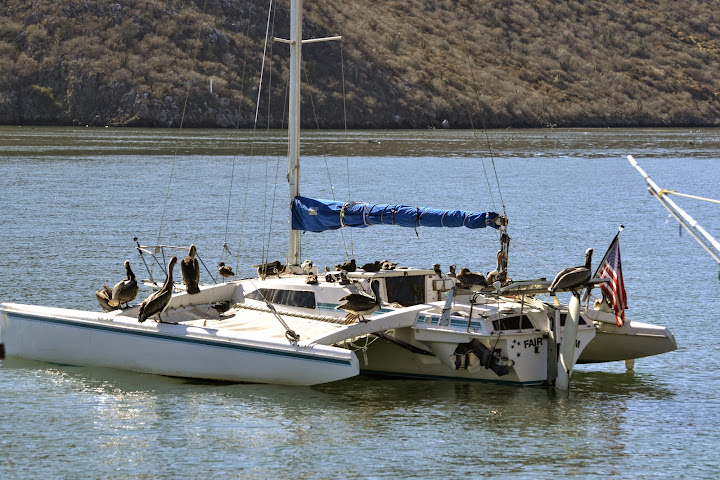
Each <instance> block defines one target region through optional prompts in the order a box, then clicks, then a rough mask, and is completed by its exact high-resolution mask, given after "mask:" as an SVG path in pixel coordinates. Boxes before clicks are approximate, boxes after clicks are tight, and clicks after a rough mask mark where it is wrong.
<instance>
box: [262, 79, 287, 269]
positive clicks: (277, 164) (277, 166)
mask: <svg viewBox="0 0 720 480" xmlns="http://www.w3.org/2000/svg"><path fill="white" fill-rule="evenodd" d="M289 83H290V82H289V79H288V81H287V82H285V100H284V102H283V116H282V123H281V124H280V128H281V129H284V128H285V113H286V112H287V111H288V110H287V104H288V93H289V91H290V85H289ZM268 104H269V102H268ZM268 116H270V112H269V110H268ZM268 129H269V127H268ZM275 158H276V160H275V183H274V187H273V197H272V204H271V206H270V219H269V222H270V228H269V229H268V252H269V251H270V240H271V239H272V227H273V219H274V218H275V200H276V199H277V188H278V183H279V182H278V176H279V175H280V155H276V156H275ZM285 260H286V262H285V263H287V260H288V259H287V258H286V259H285ZM269 261H270V259H269V258H267V259H265V260H264V261H263V263H268V262H269Z"/></svg>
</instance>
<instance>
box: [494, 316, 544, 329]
mask: <svg viewBox="0 0 720 480" xmlns="http://www.w3.org/2000/svg"><path fill="white" fill-rule="evenodd" d="M493 328H494V329H495V330H497V331H499V330H522V329H525V328H535V327H534V326H533V324H532V322H531V321H530V319H529V318H528V317H527V315H523V316H522V325H521V324H520V315H515V316H514V317H505V318H501V319H499V320H493Z"/></svg>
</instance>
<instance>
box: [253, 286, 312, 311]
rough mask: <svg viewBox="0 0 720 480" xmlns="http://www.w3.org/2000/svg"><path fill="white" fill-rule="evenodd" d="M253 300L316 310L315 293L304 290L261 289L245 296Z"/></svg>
mask: <svg viewBox="0 0 720 480" xmlns="http://www.w3.org/2000/svg"><path fill="white" fill-rule="evenodd" d="M245 297H246V298H252V299H253V300H261V301H264V300H267V301H268V302H270V303H276V304H278V305H288V306H290V307H301V308H315V293H314V292H307V291H303V290H280V289H274V288H259V289H257V290H255V291H253V292H250V293H248V294H247V295H245Z"/></svg>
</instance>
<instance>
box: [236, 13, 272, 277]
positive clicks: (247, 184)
mask: <svg viewBox="0 0 720 480" xmlns="http://www.w3.org/2000/svg"><path fill="white" fill-rule="evenodd" d="M272 7H273V0H269V4H268V16H267V23H266V26H265V44H264V46H263V53H262V62H261V64H260V79H259V81H258V94H257V100H256V102H255V118H254V120H253V131H252V140H251V142H250V158H249V160H248V173H247V179H246V181H245V195H244V199H243V210H242V216H241V219H240V236H239V239H238V251H237V257H236V265H235V271H236V272H237V271H238V270H239V268H240V252H241V251H242V235H243V231H244V228H245V218H246V217H247V211H248V201H247V200H248V193H249V190H250V177H251V175H250V174H251V171H252V164H253V158H254V155H255V141H256V138H257V123H258V116H259V112H260V98H261V95H262V85H263V77H264V73H265V60H266V58H267V56H266V54H267V46H268V41H269V36H270V19H271V18H272V15H273V14H274V10H273V8H272Z"/></svg>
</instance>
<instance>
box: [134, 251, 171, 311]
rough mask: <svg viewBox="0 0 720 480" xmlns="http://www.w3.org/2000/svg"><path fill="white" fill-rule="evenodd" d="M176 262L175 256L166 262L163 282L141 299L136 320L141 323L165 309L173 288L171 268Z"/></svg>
mask: <svg viewBox="0 0 720 480" xmlns="http://www.w3.org/2000/svg"><path fill="white" fill-rule="evenodd" d="M176 263H177V257H175V256H173V257H172V258H171V259H170V263H168V274H167V277H166V278H165V283H163V286H162V287H160V289H159V290H158V291H156V292H154V293H153V294H152V295H150V296H149V297H148V298H146V299H145V300H143V302H142V304H141V305H140V311H139V312H138V322H140V323H143V322H144V321H145V320H147V319H148V318H150V317H152V316H154V315H158V318H160V314H161V313H162V312H164V311H165V309H166V308H167V306H168V303H170V298H172V290H173V269H174V268H175V264H176Z"/></svg>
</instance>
